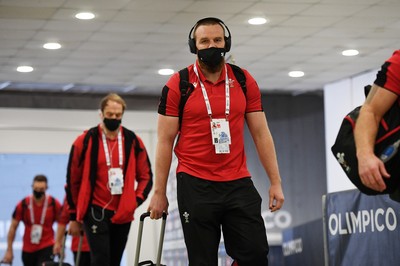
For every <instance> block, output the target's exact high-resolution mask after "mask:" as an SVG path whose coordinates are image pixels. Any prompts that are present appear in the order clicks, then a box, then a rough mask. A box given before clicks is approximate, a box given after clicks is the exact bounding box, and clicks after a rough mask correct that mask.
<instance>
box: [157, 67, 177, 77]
mask: <svg viewBox="0 0 400 266" xmlns="http://www.w3.org/2000/svg"><path fill="white" fill-rule="evenodd" d="M174 72H175V71H174V70H173V69H170V68H163V69H160V70H158V74H159V75H162V76H169V75H172V74H174Z"/></svg>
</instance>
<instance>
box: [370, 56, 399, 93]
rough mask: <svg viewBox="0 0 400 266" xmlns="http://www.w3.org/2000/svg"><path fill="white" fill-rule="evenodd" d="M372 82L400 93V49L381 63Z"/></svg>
mask: <svg viewBox="0 0 400 266" xmlns="http://www.w3.org/2000/svg"><path fill="white" fill-rule="evenodd" d="M374 83H375V84H376V85H378V86H380V87H383V88H385V89H388V90H390V91H392V92H394V93H396V94H398V95H400V50H397V51H395V52H394V53H393V55H392V57H390V58H389V59H388V60H386V62H385V63H384V64H383V65H382V67H381V69H380V70H379V71H378V73H377V75H376V80H375V82H374Z"/></svg>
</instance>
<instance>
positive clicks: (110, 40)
mask: <svg viewBox="0 0 400 266" xmlns="http://www.w3.org/2000/svg"><path fill="white" fill-rule="evenodd" d="M399 10H400V0H352V1H349V0H265V1H262V0H258V1H257V0H218V1H212V0H136V1H135V0H90V1H89V0H0V96H1V91H19V92H20V91H26V92H27V93H29V92H35V93H37V92H49V91H50V92H60V93H106V92H111V91H113V92H117V93H120V94H129V95H159V94H160V91H161V88H162V87H163V85H164V83H165V82H166V81H167V79H168V76H160V75H158V74H157V71H158V69H160V68H172V69H174V70H175V71H177V70H179V69H181V68H183V67H185V66H187V65H189V64H191V63H193V62H194V60H195V55H193V54H190V52H189V48H188V46H187V39H188V33H189V31H190V29H191V27H192V26H193V24H195V22H196V21H197V20H199V19H201V18H204V17H209V16H214V17H218V18H220V19H222V20H223V21H224V22H225V24H226V25H227V26H228V27H229V29H230V31H231V33H232V49H231V52H229V53H228V54H227V57H229V60H230V61H231V62H233V63H235V64H238V65H240V66H241V67H243V68H246V69H248V70H249V71H250V73H252V75H253V76H254V77H255V78H256V80H257V82H258V84H259V86H260V88H261V89H262V91H265V92H282V91H283V92H290V93H303V92H308V91H320V90H322V88H323V85H324V84H326V83H329V82H333V81H336V80H340V79H343V78H346V77H350V76H353V75H356V74H359V73H361V72H364V71H369V70H371V69H377V68H378V67H380V65H381V64H382V63H383V61H384V60H385V59H387V58H388V57H389V56H390V55H391V54H392V52H393V51H394V50H395V49H399V48H400V45H399V43H400V13H399ZM79 11H91V12H93V13H94V14H95V15H96V17H95V19H93V20H90V21H81V20H77V19H75V17H74V15H75V14H76V13H77V12H79ZM253 16H262V17H265V18H267V19H268V20H269V23H267V24H264V25H260V26H250V25H248V24H247V20H248V19H249V18H251V17H253ZM46 42H59V43H60V44H61V45H62V48H61V49H59V50H46V49H43V48H42V46H43V44H44V43H46ZM344 49H358V50H359V51H360V54H359V55H358V56H355V57H344V56H342V55H341V51H342V50H344ZM19 65H31V66H32V67H33V68H34V71H33V72H31V73H18V72H17V71H16V68H17V66H19ZM291 70H302V71H304V72H305V76H304V77H302V78H290V77H289V76H288V75H287V74H288V72H289V71H291Z"/></svg>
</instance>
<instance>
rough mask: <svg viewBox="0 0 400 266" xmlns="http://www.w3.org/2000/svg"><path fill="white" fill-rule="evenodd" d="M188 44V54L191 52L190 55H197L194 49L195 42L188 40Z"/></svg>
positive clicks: (191, 39)
mask: <svg viewBox="0 0 400 266" xmlns="http://www.w3.org/2000/svg"><path fill="white" fill-rule="evenodd" d="M188 44H189V49H190V52H191V53H192V54H196V53H197V49H196V42H195V40H194V39H193V38H190V39H189V40H188Z"/></svg>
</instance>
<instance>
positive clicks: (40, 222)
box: [2, 175, 61, 266]
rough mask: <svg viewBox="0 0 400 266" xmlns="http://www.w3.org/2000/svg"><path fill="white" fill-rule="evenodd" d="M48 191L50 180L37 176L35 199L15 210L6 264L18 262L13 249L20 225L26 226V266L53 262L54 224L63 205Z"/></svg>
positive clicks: (23, 254)
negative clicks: (14, 260) (48, 193)
mask: <svg viewBox="0 0 400 266" xmlns="http://www.w3.org/2000/svg"><path fill="white" fill-rule="evenodd" d="M47 188H48V186H47V177H46V176H44V175H37V176H35V177H34V179H33V184H32V190H33V192H32V195H30V196H27V197H25V198H24V199H23V200H21V201H20V202H19V203H18V204H17V206H16V207H15V211H14V213H13V215H12V221H11V225H10V229H9V231H8V236H7V250H6V253H5V255H4V258H3V260H2V262H3V263H9V264H11V263H12V261H13V259H14V255H13V249H12V245H13V242H14V239H15V234H16V232H17V228H18V225H19V222H23V223H24V225H25V231H24V236H23V245H22V262H23V263H24V266H41V265H42V263H43V262H45V261H52V260H53V245H54V231H53V224H54V223H55V222H56V221H57V220H58V216H59V213H60V210H61V204H60V202H59V201H58V200H57V199H56V198H54V197H52V196H50V195H47V194H46V190H47Z"/></svg>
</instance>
